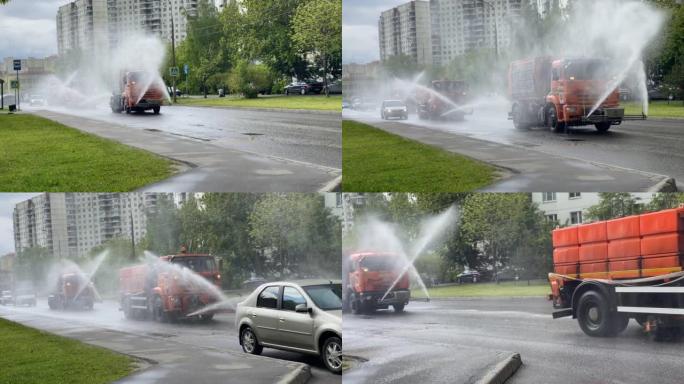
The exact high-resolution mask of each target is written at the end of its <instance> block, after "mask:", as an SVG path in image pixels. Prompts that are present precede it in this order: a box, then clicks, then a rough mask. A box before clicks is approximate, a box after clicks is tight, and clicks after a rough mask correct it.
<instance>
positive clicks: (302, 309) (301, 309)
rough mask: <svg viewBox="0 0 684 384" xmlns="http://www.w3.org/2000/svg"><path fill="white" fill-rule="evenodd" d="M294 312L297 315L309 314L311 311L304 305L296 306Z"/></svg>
mask: <svg viewBox="0 0 684 384" xmlns="http://www.w3.org/2000/svg"><path fill="white" fill-rule="evenodd" d="M295 312H297V313H307V312H308V313H311V312H313V310H312V309H311V308H309V307H307V306H306V304H297V306H296V307H295Z"/></svg>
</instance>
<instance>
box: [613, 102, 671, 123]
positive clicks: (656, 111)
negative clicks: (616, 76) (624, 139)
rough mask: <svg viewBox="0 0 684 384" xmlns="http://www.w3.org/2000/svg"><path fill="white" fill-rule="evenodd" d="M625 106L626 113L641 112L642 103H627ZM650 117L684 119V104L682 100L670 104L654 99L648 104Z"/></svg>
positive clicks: (636, 113) (635, 113) (637, 113)
mask: <svg viewBox="0 0 684 384" xmlns="http://www.w3.org/2000/svg"><path fill="white" fill-rule="evenodd" d="M624 106H625V114H626V115H639V114H641V110H642V107H641V103H625V104H624ZM648 117H664V118H675V119H684V104H682V101H681V100H677V101H671V102H670V104H669V105H668V104H667V101H662V100H658V101H652V102H651V103H650V104H649V106H648Z"/></svg>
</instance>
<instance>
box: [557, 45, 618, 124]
mask: <svg viewBox="0 0 684 384" xmlns="http://www.w3.org/2000/svg"><path fill="white" fill-rule="evenodd" d="M608 68H609V63H608V62H607V60H603V59H588V58H582V59H561V60H555V61H553V63H552V64H551V90H550V92H549V95H548V96H547V97H546V100H547V102H548V103H550V104H553V105H554V106H555V111H550V112H551V113H549V114H547V118H548V119H549V120H550V121H549V124H556V125H560V126H577V125H588V124H594V125H595V126H596V129H597V130H599V131H600V132H605V131H607V130H608V129H610V126H611V125H618V124H620V123H622V119H623V117H624V115H625V109H624V108H622V107H620V94H619V90H618V87H615V88H614V89H612V90H609V89H608V87H609V86H610V82H612V81H613V79H614V77H613V76H612V75H611V74H610V73H609V72H608ZM606 92H609V93H608V95H607V97H605V100H604V101H603V102H602V103H601V104H600V105H599V106H598V107H597V108H596V110H595V111H593V113H592V109H593V107H594V106H595V105H596V103H598V102H599V100H600V99H601V98H603V97H604V96H606V95H605V93H606ZM590 113H591V115H590Z"/></svg>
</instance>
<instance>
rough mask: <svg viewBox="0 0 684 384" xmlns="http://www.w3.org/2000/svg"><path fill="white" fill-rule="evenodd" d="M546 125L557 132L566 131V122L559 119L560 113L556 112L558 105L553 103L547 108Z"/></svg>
mask: <svg viewBox="0 0 684 384" xmlns="http://www.w3.org/2000/svg"><path fill="white" fill-rule="evenodd" d="M546 126H547V127H549V128H551V131H553V132H555V133H563V132H565V123H561V122H559V121H558V113H556V107H555V106H554V105H553V104H552V105H549V106H548V107H547V108H546Z"/></svg>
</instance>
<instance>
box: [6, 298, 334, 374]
mask: <svg viewBox="0 0 684 384" xmlns="http://www.w3.org/2000/svg"><path fill="white" fill-rule="evenodd" d="M0 316H1V317H5V318H7V319H9V320H13V321H19V322H22V320H21V319H31V321H32V323H31V325H30V326H32V327H36V328H42V327H41V325H44V327H45V328H49V327H50V326H51V325H53V324H55V323H60V324H64V325H68V326H69V327H70V328H72V329H74V330H78V329H91V328H92V329H95V328H104V329H106V330H114V331H119V332H124V333H127V334H131V335H136V336H141V337H148V338H153V339H157V340H159V343H160V344H161V343H164V342H169V341H171V342H177V343H181V344H186V345H191V346H196V347H201V348H213V349H217V350H221V351H232V352H237V353H240V354H242V353H243V352H242V348H241V347H240V344H239V342H238V335H237V331H236V330H235V317H234V315H233V314H232V313H222V314H217V315H216V316H215V317H214V320H213V321H211V322H209V323H207V324H202V323H199V322H180V323H177V324H167V323H157V322H154V321H136V320H126V319H125V318H124V315H123V312H121V311H119V304H118V302H117V301H115V300H104V301H103V302H102V303H95V309H94V310H93V311H54V310H50V309H49V308H48V305H47V300H44V299H39V300H38V305H37V306H36V307H14V306H0ZM262 356H265V357H271V358H274V359H281V360H285V361H293V362H298V363H305V364H309V365H310V366H311V373H312V375H313V377H312V379H311V380H310V381H309V382H308V383H330V384H339V383H341V377H340V376H339V375H335V374H332V373H330V372H329V371H328V370H327V369H326V368H325V366H324V365H323V363H322V362H321V361H320V359H318V357H316V356H308V355H303V354H299V353H294V352H287V351H278V350H273V349H268V348H267V349H264V351H263V353H262ZM226 363H228V362H226ZM235 363H236V364H239V362H235ZM200 374H201V372H200ZM254 375H256V376H255V377H258V376H259V372H255V373H254ZM198 377H200V376H198Z"/></svg>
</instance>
